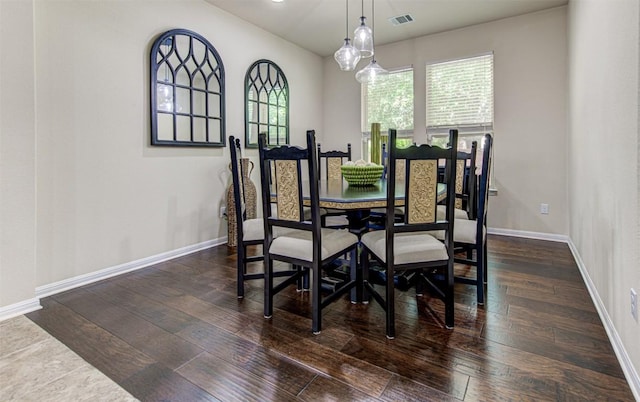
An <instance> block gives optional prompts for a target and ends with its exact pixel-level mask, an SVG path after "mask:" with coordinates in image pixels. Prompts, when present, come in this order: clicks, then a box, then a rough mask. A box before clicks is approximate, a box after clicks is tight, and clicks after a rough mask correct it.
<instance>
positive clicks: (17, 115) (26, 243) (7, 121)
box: [0, 1, 36, 306]
mask: <svg viewBox="0 0 640 402" xmlns="http://www.w3.org/2000/svg"><path fill="white" fill-rule="evenodd" d="M0 50H1V51H0V306H5V305H8V304H13V303H16V302H23V301H24V302H26V301H28V300H32V299H33V298H34V296H35V286H34V283H35V277H36V260H35V233H36V232H35V231H36V222H35V214H34V211H35V203H36V192H35V191H36V186H35V143H36V135H35V109H34V104H35V97H34V82H33V69H34V57H33V56H34V55H33V2H31V1H0Z"/></svg>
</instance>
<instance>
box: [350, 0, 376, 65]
mask: <svg viewBox="0 0 640 402" xmlns="http://www.w3.org/2000/svg"><path fill="white" fill-rule="evenodd" d="M371 2H372V3H373V0H371ZM371 19H372V20H373V16H371ZM366 21H367V18H366V17H365V16H364V0H362V16H361V17H360V26H359V27H358V28H356V30H355V31H354V32H353V46H354V47H355V48H356V49H358V50H359V51H360V57H362V58H367V57H372V56H373V31H372V30H371V28H369V27H368V26H367V23H366Z"/></svg>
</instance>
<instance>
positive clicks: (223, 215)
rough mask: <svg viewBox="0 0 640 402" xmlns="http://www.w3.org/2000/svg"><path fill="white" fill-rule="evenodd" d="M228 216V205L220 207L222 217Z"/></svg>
mask: <svg viewBox="0 0 640 402" xmlns="http://www.w3.org/2000/svg"><path fill="white" fill-rule="evenodd" d="M225 216H227V207H220V217H221V218H224V217H225Z"/></svg>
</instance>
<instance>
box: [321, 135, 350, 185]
mask: <svg viewBox="0 0 640 402" xmlns="http://www.w3.org/2000/svg"><path fill="white" fill-rule="evenodd" d="M350 160H351V144H347V151H346V152H345V151H336V150H333V151H326V152H323V151H322V146H321V144H318V179H326V180H342V170H340V166H342V165H343V164H344V163H345V162H347V161H350ZM323 161H324V176H323V173H322V165H323V163H322V162H323Z"/></svg>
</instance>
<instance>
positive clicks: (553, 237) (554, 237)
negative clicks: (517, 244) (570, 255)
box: [487, 228, 569, 243]
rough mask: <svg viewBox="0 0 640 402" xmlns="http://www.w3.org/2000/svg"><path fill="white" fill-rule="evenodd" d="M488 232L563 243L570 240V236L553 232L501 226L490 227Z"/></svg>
mask: <svg viewBox="0 0 640 402" xmlns="http://www.w3.org/2000/svg"><path fill="white" fill-rule="evenodd" d="M487 233H489V234H493V235H498V236H511V237H524V238H527V239H536V240H548V241H557V242H561V243H568V242H569V236H567V235H560V234H553V233H540V232H526V231H524V230H512V229H499V228H488V229H487Z"/></svg>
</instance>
